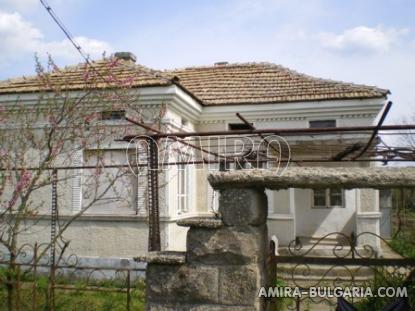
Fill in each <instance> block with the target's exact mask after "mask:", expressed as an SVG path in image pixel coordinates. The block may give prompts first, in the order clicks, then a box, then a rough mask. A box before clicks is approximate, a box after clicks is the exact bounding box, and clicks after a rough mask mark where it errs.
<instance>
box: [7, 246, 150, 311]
mask: <svg viewBox="0 0 415 311" xmlns="http://www.w3.org/2000/svg"><path fill="white" fill-rule="evenodd" d="M44 247H47V244H46V243H45V244H35V245H29V244H25V245H23V246H21V247H20V248H19V249H18V252H17V254H10V253H8V252H7V251H0V301H2V302H3V303H2V304H1V305H0V310H8V311H11V310H13V311H15V310H17V311H19V310H22V311H26V310H33V311H35V310H127V311H130V310H143V308H144V281H143V277H144V271H145V268H137V267H126V268H115V267H105V266H99V267H98V266H88V265H84V264H82V263H81V260H80V259H79V258H78V257H77V256H76V255H70V256H67V257H58V258H56V260H55V261H54V260H53V258H52V256H50V255H49V254H48V253H44V254H43V250H44ZM42 254H43V255H42Z"/></svg>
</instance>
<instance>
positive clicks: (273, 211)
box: [266, 188, 295, 246]
mask: <svg viewBox="0 0 415 311" xmlns="http://www.w3.org/2000/svg"><path fill="white" fill-rule="evenodd" d="M266 193H267V196H268V231H269V235H270V237H271V236H273V235H275V236H276V237H277V239H278V244H279V246H286V245H288V244H289V243H290V242H291V241H292V240H294V239H295V219H294V214H295V192H294V189H293V188H290V189H287V190H279V191H275V190H273V191H272V190H267V191H266Z"/></svg>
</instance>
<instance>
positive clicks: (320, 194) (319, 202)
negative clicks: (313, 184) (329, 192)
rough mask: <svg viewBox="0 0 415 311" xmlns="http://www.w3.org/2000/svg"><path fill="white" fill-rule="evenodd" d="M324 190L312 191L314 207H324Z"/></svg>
mask: <svg viewBox="0 0 415 311" xmlns="http://www.w3.org/2000/svg"><path fill="white" fill-rule="evenodd" d="M326 205H327V204H326V190H324V189H316V190H314V206H326Z"/></svg>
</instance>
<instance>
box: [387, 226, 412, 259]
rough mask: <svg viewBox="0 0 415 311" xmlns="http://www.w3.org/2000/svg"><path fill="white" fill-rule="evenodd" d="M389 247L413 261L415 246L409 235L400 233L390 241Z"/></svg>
mask: <svg viewBox="0 0 415 311" xmlns="http://www.w3.org/2000/svg"><path fill="white" fill-rule="evenodd" d="M390 246H391V247H392V249H393V250H394V251H395V252H397V253H398V254H400V255H402V256H403V257H407V258H413V259H415V244H414V242H413V240H412V239H411V236H410V235H409V234H407V233H403V232H401V233H400V234H398V235H397V236H396V237H394V238H393V239H392V241H391V242H390Z"/></svg>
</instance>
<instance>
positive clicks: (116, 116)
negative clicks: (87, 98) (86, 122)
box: [101, 110, 125, 120]
mask: <svg viewBox="0 0 415 311" xmlns="http://www.w3.org/2000/svg"><path fill="white" fill-rule="evenodd" d="M124 118H125V110H109V111H103V112H101V120H122V119H124Z"/></svg>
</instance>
